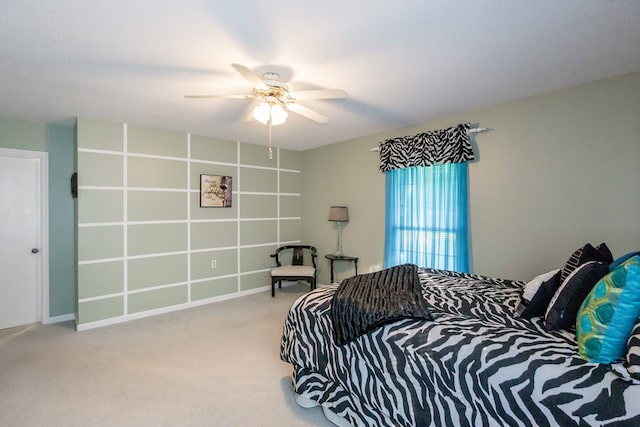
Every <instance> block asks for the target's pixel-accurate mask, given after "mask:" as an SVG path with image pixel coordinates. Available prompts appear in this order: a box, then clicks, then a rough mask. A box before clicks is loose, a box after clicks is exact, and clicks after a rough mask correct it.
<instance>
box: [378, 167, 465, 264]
mask: <svg viewBox="0 0 640 427" xmlns="http://www.w3.org/2000/svg"><path fill="white" fill-rule="evenodd" d="M467 171H468V165H467V163H466V162H462V163H447V164H442V165H434V166H428V167H424V166H419V167H412V168H404V169H394V170H391V171H388V172H386V173H385V175H386V178H385V179H386V232H385V257H384V264H385V267H391V266H393V265H399V264H405V263H412V264H416V265H419V266H421V267H432V268H439V269H444V270H455V271H463V272H468V271H469V243H468V225H467V223H468V218H467V217H468V209H467V205H468V196H467V192H468V190H467V180H468V172H467Z"/></svg>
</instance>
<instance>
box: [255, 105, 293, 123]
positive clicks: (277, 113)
mask: <svg viewBox="0 0 640 427" xmlns="http://www.w3.org/2000/svg"><path fill="white" fill-rule="evenodd" d="M251 115H252V116H253V118H255V119H256V120H257V121H259V122H260V123H262V124H263V125H266V124H267V123H269V117H271V124H272V125H273V126H276V125H281V124H282V123H284V122H285V121H286V120H287V117H288V116H289V115H288V114H287V112H286V111H285V110H284V108H282V106H281V105H279V104H269V103H268V102H262V103H260V104H258V105H257V106H256V108H254V109H253V113H252V114H251Z"/></svg>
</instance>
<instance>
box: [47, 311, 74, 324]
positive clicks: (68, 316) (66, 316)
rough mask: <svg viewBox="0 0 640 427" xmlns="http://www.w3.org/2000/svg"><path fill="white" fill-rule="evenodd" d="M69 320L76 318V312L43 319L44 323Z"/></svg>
mask: <svg viewBox="0 0 640 427" xmlns="http://www.w3.org/2000/svg"><path fill="white" fill-rule="evenodd" d="M69 320H76V314H75V313H69V314H63V315H61V316H53V317H49V318H48V319H45V320H43V321H42V324H43V325H50V324H52V323H60V322H67V321H69Z"/></svg>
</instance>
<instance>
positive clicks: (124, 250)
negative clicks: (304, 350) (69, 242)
mask: <svg viewBox="0 0 640 427" xmlns="http://www.w3.org/2000/svg"><path fill="white" fill-rule="evenodd" d="M76 130H77V136H76V139H77V141H76V142H77V171H78V183H79V191H78V198H77V202H76V203H77V239H78V244H77V267H78V274H77V276H78V277H77V298H78V300H77V303H78V304H77V307H78V308H77V318H76V322H77V328H78V330H82V329H89V328H93V327H97V326H103V325H108V324H113V323H118V322H122V321H126V320H131V319H135V318H140V317H146V316H150V315H154V314H159V313H164V312H169V311H174V310H179V309H184V308H188V307H193V306H196V305H201V304H206V303H210V302H214V301H219V300H222V299H227V298H233V297H237V296H241V295H245V294H249V293H255V292H261V291H266V290H268V289H269V288H270V278H269V271H270V269H271V268H272V267H273V259H272V258H271V257H270V256H269V255H270V254H271V253H273V252H274V251H275V249H276V248H277V246H279V245H281V244H283V243H297V242H300V236H301V219H302V218H301V188H302V185H301V169H300V155H299V153H298V152H295V151H288V150H279V149H278V150H275V152H274V156H273V159H269V158H268V154H267V148H266V147H264V146H259V145H253V144H246V143H242V142H233V141H224V140H219V139H215V138H209V137H204V136H198V135H192V134H188V133H187V134H185V133H179V132H172V131H162V130H154V129H146V128H140V127H135V126H131V125H127V124H114V123H106V122H101V121H96V120H89V119H78V122H77V129H76ZM201 174H208V175H225V176H231V177H232V186H233V192H232V206H231V207H201V206H200V175H201ZM265 298H270V296H269V294H265Z"/></svg>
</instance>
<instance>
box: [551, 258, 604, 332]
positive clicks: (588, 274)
mask: <svg viewBox="0 0 640 427" xmlns="http://www.w3.org/2000/svg"><path fill="white" fill-rule="evenodd" d="M607 273H609V264H607V263H604V262H598V261H588V262H586V263H584V264H582V265H580V266H578V268H576V269H575V270H573V271H572V272H571V274H569V276H568V277H567V278H566V279H565V280H564V281H562V284H561V285H560V287H559V288H558V290H557V291H556V293H555V295H554V296H553V298H552V299H551V302H550V303H549V306H548V307H547V312H546V313H545V316H544V318H545V328H547V330H550V331H555V330H558V329H569V328H570V327H572V326H575V324H576V316H577V315H578V311H579V310H580V306H581V305H582V302H583V301H584V299H585V298H586V297H587V295H589V292H591V289H593V287H594V286H595V284H596V283H598V280H600V279H602V278H603V277H604V276H606V275H607Z"/></svg>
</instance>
